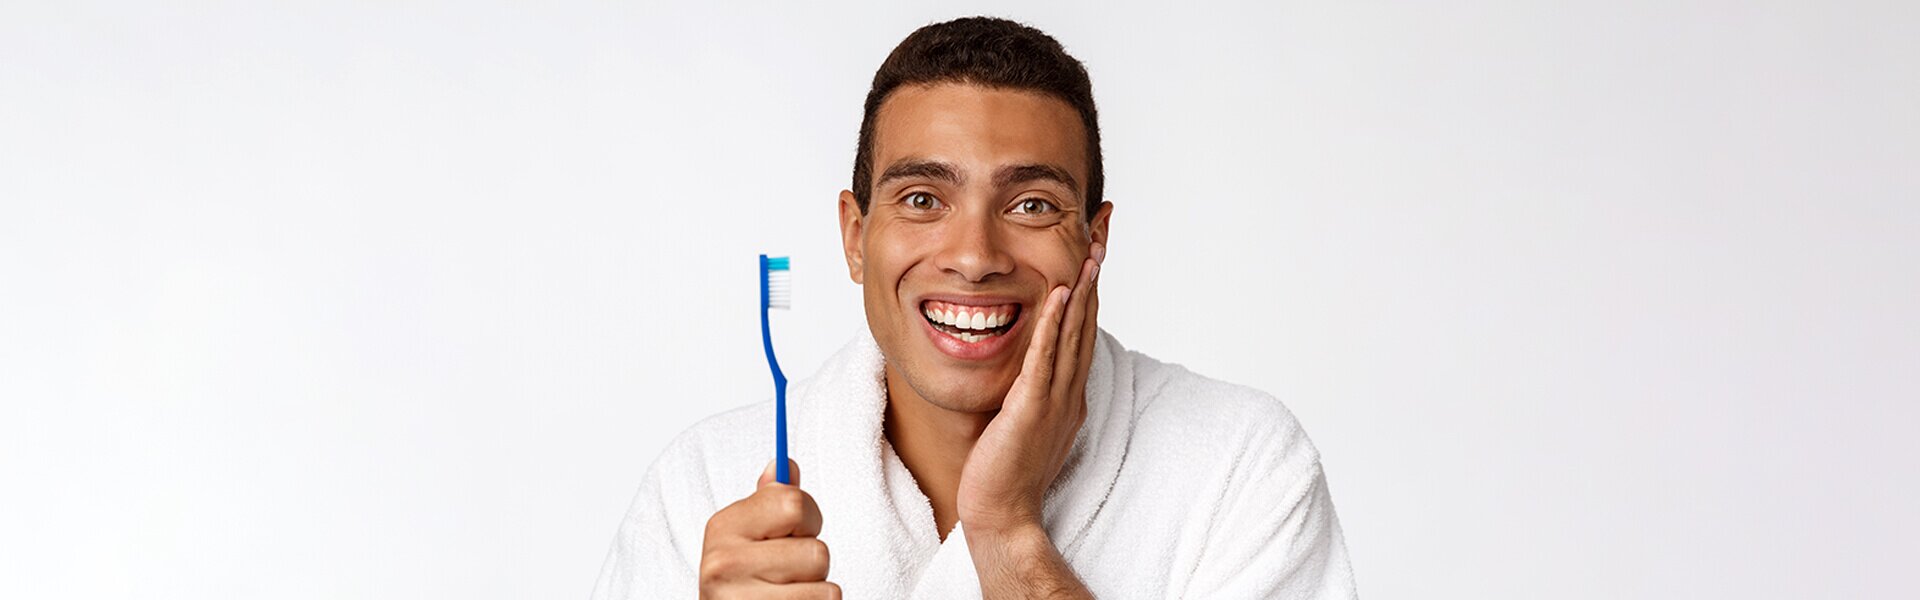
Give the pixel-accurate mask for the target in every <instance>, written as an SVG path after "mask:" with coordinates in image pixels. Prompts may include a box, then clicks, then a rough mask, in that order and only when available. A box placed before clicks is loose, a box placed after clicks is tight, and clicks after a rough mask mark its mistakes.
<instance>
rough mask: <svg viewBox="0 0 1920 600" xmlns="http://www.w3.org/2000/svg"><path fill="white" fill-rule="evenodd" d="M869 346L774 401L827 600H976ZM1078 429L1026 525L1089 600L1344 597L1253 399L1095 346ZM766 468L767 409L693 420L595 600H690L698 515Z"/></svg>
mask: <svg viewBox="0 0 1920 600" xmlns="http://www.w3.org/2000/svg"><path fill="white" fill-rule="evenodd" d="M882 360H883V359H882V358H881V355H880V348H879V347H878V346H877V345H876V344H875V343H874V341H873V338H872V336H871V335H870V334H862V335H861V336H860V338H859V339H856V340H854V341H853V342H852V343H850V344H848V345H847V346H846V347H845V348H843V349H842V350H840V351H839V352H838V353H837V354H835V355H834V356H833V358H831V359H829V360H828V361H827V362H826V364H824V365H822V367H821V369H820V371H819V372H818V373H817V374H816V375H815V376H814V377H813V378H811V379H810V380H808V381H804V382H799V383H796V384H795V385H794V386H793V388H792V389H791V390H789V395H788V413H787V416H788V419H789V420H788V427H789V429H788V435H789V443H790V446H789V449H790V452H791V455H792V456H793V457H794V460H796V461H798V462H799V463H800V465H801V471H802V474H803V477H802V478H801V481H800V484H801V489H803V490H806V491H807V492H808V493H810V494H812V495H813V498H814V500H816V501H817V502H818V503H819V505H820V513H821V515H822V517H823V518H824V527H823V530H822V531H821V533H820V540H821V541H823V542H825V543H826V544H827V548H828V552H829V554H830V556H831V561H832V564H831V567H830V571H829V573H828V576H827V580H828V581H832V582H834V583H838V584H839V585H840V588H841V590H842V591H843V592H844V593H845V597H846V598H979V597H980V583H979V578H978V575H977V574H976V573H975V572H974V569H973V559H972V556H971V555H970V554H969V553H968V551H967V540H966V534H965V529H966V524H965V523H961V524H959V525H957V526H955V527H954V528H953V531H952V532H950V533H949V534H948V536H947V539H946V541H945V542H944V543H942V542H941V540H940V538H939V535H938V533H937V532H936V530H935V526H934V521H933V509H932V507H931V505H929V504H928V502H927V497H926V495H925V494H923V493H922V492H921V491H920V488H919V487H918V486H917V485H916V484H915V483H914V480H913V475H912V473H910V472H909V471H908V470H907V468H906V466H905V465H904V464H903V463H901V461H900V458H899V456H897V455H896V454H894V451H893V448H892V446H891V445H890V444H889V443H888V442H887V439H886V436H885V435H883V433H882V431H881V421H882V418H883V416H884V414H885V402H886V393H885V389H884V387H883V384H882V374H881V369H882ZM1091 369H1092V370H1091V371H1090V372H1089V374H1088V377H1087V420H1086V423H1085V425H1083V426H1082V427H1081V429H1080V432H1079V434H1078V435H1077V437H1076V439H1075V440H1074V446H1073V449H1072V450H1071V451H1070V452H1069V454H1068V457H1067V460H1066V463H1065V466H1064V467H1063V468H1062V469H1061V471H1060V475H1059V477H1058V478H1057V479H1055V480H1054V483H1053V486H1052V487H1051V488H1050V489H1049V490H1048V493H1047V498H1046V504H1045V507H1044V509H1043V517H1042V518H1043V519H1044V525H1045V527H1046V529H1047V532H1048V534H1049V535H1050V536H1051V538H1052V540H1053V543H1054V545H1055V546H1056V547H1058V548H1059V549H1060V554H1061V555H1062V556H1064V557H1065V558H1066V561H1067V564H1068V565H1070V566H1071V567H1072V569H1073V572H1074V573H1075V574H1076V575H1077V576H1078V577H1079V578H1080V581H1081V582H1083V583H1085V584H1086V586H1087V588H1088V589H1090V590H1092V591H1093V593H1094V595H1095V596H1097V597H1100V598H1354V597H1356V595H1355V592H1354V584H1353V573H1352V568H1351V567H1350V566H1349V564H1348V562H1347V550H1346V544H1345V542H1344V540H1343V539H1342V536H1341V533H1340V523H1339V520H1338V519H1337V518H1336V517H1335V516H1334V512H1333V500H1332V497H1331V496H1329V495H1328V493H1327V483H1326V478H1325V476H1323V475H1322V474H1321V470H1320V457H1319V453H1318V451H1316V450H1315V449H1314V447H1313V445H1312V443H1310V442H1308V441H1307V436H1306V433H1305V432H1303V431H1301V429H1300V424H1299V423H1298V422H1296V421H1295V420H1294V418H1293V415H1292V414H1291V413H1289V412H1288V411H1287V409H1286V408H1285V407H1284V406H1282V405H1281V404H1280V402H1279V401H1278V400H1275V399H1274V398H1273V397H1272V396H1269V395H1267V394H1265V393H1261V392H1259V391H1257V390H1253V389H1249V388H1245V387H1240V386H1236V385H1231V384H1227V383H1222V382H1219V381H1215V380H1212V379H1208V378H1205V377H1201V376H1199V375H1195V374H1193V373H1192V372H1190V371H1188V370H1186V369H1185V368H1182V367H1180V366H1178V365H1172V364H1167V363H1162V362H1159V361H1156V360H1154V359H1152V358H1149V357H1147V356H1146V355H1143V354H1140V353H1137V352H1131V351H1128V350H1126V349H1124V348H1122V347H1121V346H1120V344H1119V342H1117V341H1115V340H1114V338H1113V337H1112V336H1111V335H1108V334H1107V333H1106V332H1105V331H1102V332H1101V334H1100V337H1099V339H1098V340H1097V341H1096V342H1095V346H1094V358H1093V364H1092V367H1091ZM772 457H773V404H772V403H771V402H766V403H761V404H756V405H752V406H748V407H745V408H740V409H736V410H732V411H729V412H726V413H722V414H719V415H716V416H714V417H711V418H708V419H706V420H705V421H702V422H700V423H699V424H696V425H694V426H693V427H692V428H691V429H688V430H687V431H686V432H685V433H683V434H681V435H680V436H679V437H678V438H676V439H675V440H674V441H673V442H672V443H671V444H670V445H669V446H668V447H667V449H666V451H665V452H664V453H663V454H662V455H661V456H660V457H659V459H658V460H656V461H655V462H654V463H653V466H652V467H651V468H650V469H649V470H648V471H647V473H646V475H645V477H644V478H643V479H642V482H641V484H640V492H639V495H638V496H637V497H636V498H635V499H634V501H633V504H632V507H631V508H630V509H629V510H628V513H627V515H626V520H625V521H624V522H623V523H622V524H621V526H620V530H619V533H618V534H617V536H616V538H615V540H614V543H613V548H612V550H611V552H610V553H609V554H608V556H607V561H606V564H605V566H604V567H602V569H601V574H600V580H599V583H598V585H597V586H596V588H595V590H594V593H593V597H594V598H595V599H598V600H615V599H618V600H626V599H639V598H695V597H697V596H698V583H699V582H698V573H699V568H700V550H701V540H702V538H703V536H704V532H705V528H706V523H707V519H708V518H709V517H711V516H713V513H714V512H715V511H718V510H720V509H721V508H723V507H725V506H727V505H728V504H731V503H733V502H734V501H736V500H739V499H741V498H745V497H747V496H748V495H750V494H752V493H753V491H754V484H755V480H756V479H757V478H758V477H759V475H760V472H761V471H762V470H763V469H765V468H766V466H767V463H768V462H770V461H771V460H772Z"/></svg>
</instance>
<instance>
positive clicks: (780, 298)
mask: <svg viewBox="0 0 1920 600" xmlns="http://www.w3.org/2000/svg"><path fill="white" fill-rule="evenodd" d="M760 307H761V308H779V309H790V308H793V270H792V267H791V265H790V263H789V262H788V260H787V257H785V256H772V257H769V256H767V255H765V254H762V255H760Z"/></svg>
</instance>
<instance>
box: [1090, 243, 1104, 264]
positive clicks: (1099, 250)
mask: <svg viewBox="0 0 1920 600" xmlns="http://www.w3.org/2000/svg"><path fill="white" fill-rule="evenodd" d="M1093 262H1097V263H1105V262H1107V245H1106V244H1101V243H1097V242H1096V243H1094V245H1093Z"/></svg>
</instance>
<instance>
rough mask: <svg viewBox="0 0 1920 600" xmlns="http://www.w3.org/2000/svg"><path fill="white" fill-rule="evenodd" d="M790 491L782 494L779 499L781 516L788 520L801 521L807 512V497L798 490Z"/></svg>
mask: <svg viewBox="0 0 1920 600" xmlns="http://www.w3.org/2000/svg"><path fill="white" fill-rule="evenodd" d="M788 491H789V492H790V493H786V494H781V495H780V498H779V499H778V501H779V504H778V505H777V506H778V507H779V510H780V513H779V514H780V517H781V518H782V519H785V520H788V521H799V520H800V519H801V518H802V517H805V516H806V514H807V498H806V496H805V495H804V494H801V493H800V492H798V491H796V490H788Z"/></svg>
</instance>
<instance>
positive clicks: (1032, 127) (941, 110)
mask: <svg viewBox="0 0 1920 600" xmlns="http://www.w3.org/2000/svg"><path fill="white" fill-rule="evenodd" d="M1084 127H1085V126H1084V125H1082V124H1081V122H1080V115H1079V113H1077V112H1075V111H1074V110H1073V107H1072V106H1071V105H1068V104H1067V103H1066V102H1065V101H1062V100H1060V99H1059V98H1055V97H1053V96H1049V95H1046V94H1043V93H1040V92H1032V91H1027V90H1011V89H1002V88H989V87H983V86H977V85H971V84H964V83H939V84H932V85H914V86H904V87H901V88H900V89H897V90H894V92H893V93H892V94H889V95H888V96H887V100H886V101H885V102H883V103H881V105H880V110H879V111H878V113H876V114H875V115H874V139H873V144H874V146H873V149H874V161H873V163H874V170H875V172H880V171H884V170H885V169H886V166H887V165H888V164H891V163H892V162H893V161H895V160H898V159H900V158H903V157H909V156H911V157H918V158H926V159H938V160H944V161H948V162H952V163H954V164H955V166H957V167H959V168H961V169H970V168H984V169H992V168H994V167H995V166H998V165H1004V164H1020V163H1042V164H1055V165H1058V166H1060V167H1062V168H1065V169H1068V170H1069V171H1070V172H1072V173H1073V174H1074V176H1075V178H1076V179H1078V180H1080V181H1086V177H1087V173H1086V170H1087V159H1086V156H1087V154H1086V130H1085V128H1084Z"/></svg>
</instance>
